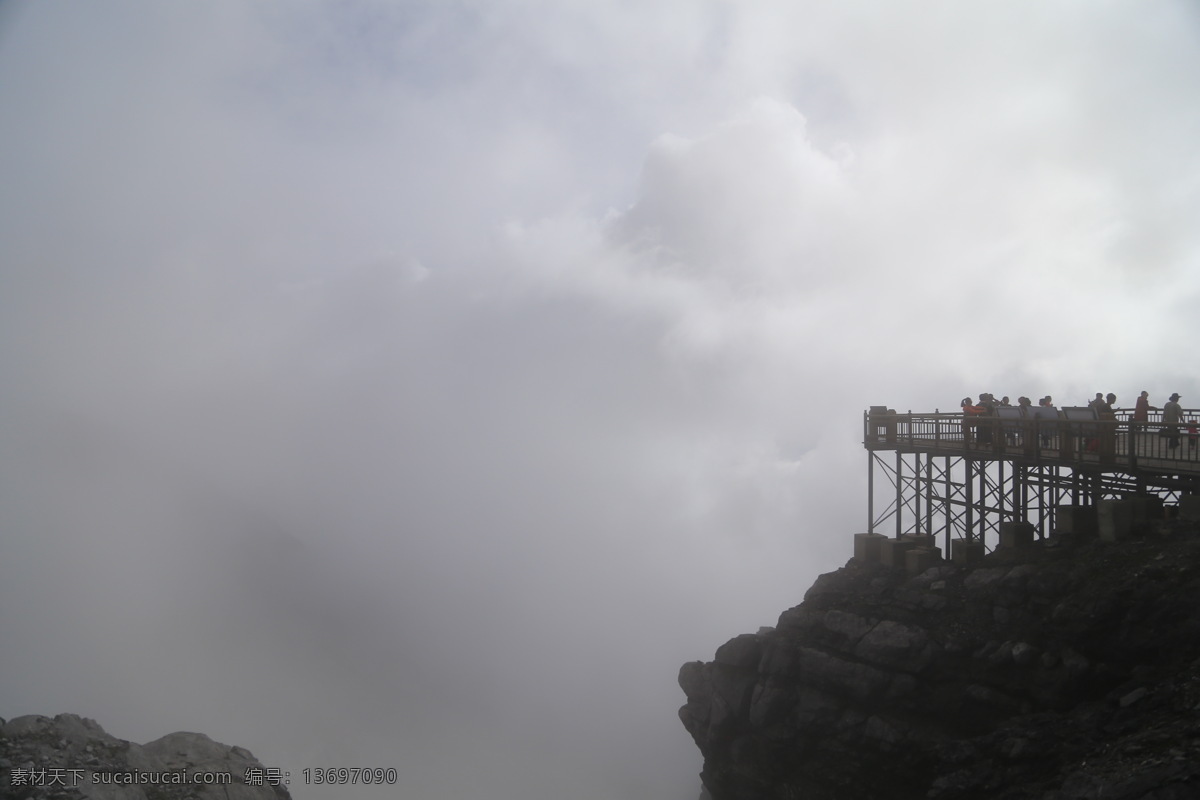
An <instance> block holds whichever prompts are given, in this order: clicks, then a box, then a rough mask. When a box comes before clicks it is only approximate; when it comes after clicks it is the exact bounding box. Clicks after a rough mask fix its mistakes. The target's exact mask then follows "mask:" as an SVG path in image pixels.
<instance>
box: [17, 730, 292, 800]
mask: <svg viewBox="0 0 1200 800" xmlns="http://www.w3.org/2000/svg"><path fill="white" fill-rule="evenodd" d="M0 768H3V770H2V774H0V798H6V799H7V798H11V799H12V800H27V799H28V800H35V799H38V800H40V799H41V798H56V800H57V799H59V798H61V799H62V800H74V799H75V798H89V800H290V797H291V795H290V794H289V793H288V791H287V789H286V788H285V786H284V785H283V784H282V778H283V774H282V772H280V771H277V770H276V771H268V770H267V768H266V767H264V766H263V765H262V764H261V763H259V762H258V761H257V760H256V759H255V758H254V756H253V754H251V753H250V751H248V750H245V749H243V748H241V747H230V746H228V745H224V744H220V743H219V742H214V741H213V740H212V739H210V738H208V737H207V736H205V735H204V734H200V733H172V734H169V735H167V736H164V737H162V738H161V739H156V740H155V741H153V742H150V743H149V744H146V745H137V744H134V743H132V742H127V741H125V740H123V739H117V738H116V737H113V736H110V735H109V734H108V733H106V732H105V731H104V729H103V728H101V727H100V725H98V724H97V723H96V722H95V721H94V720H90V719H85V718H82V717H78V716H76V715H74V714H59V715H58V716H56V717H54V718H53V719H51V718H50V717H43V716H40V715H33V714H31V715H28V716H23V717H17V718H16V719H13V720H10V721H8V722H4V720H2V719H0ZM254 771H257V776H255V775H254ZM225 775H228V776H229V782H223V781H224V780H225V779H224V777H223V776H225ZM248 775H249V776H250V780H251V781H255V780H256V779H257V780H260V781H261V785H248V784H247V782H246V781H247V777H248ZM213 776H222V777H216V778H214V777H213ZM214 780H215V781H222V782H220V783H212V782H213V781H214ZM272 783H276V785H271V784H272Z"/></svg>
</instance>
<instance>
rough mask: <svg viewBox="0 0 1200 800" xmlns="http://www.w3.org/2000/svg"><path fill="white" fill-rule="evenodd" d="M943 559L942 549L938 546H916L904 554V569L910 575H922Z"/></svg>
mask: <svg viewBox="0 0 1200 800" xmlns="http://www.w3.org/2000/svg"><path fill="white" fill-rule="evenodd" d="M941 561H942V551H941V550H940V549H939V548H936V547H914V548H913V549H911V550H909V551H908V552H907V553H905V554H904V571H905V572H907V573H908V574H909V575H920V574H921V573H922V572H924V571H925V570H927V569H929V568H931V567H936V566H937V565H938V564H939V563H941Z"/></svg>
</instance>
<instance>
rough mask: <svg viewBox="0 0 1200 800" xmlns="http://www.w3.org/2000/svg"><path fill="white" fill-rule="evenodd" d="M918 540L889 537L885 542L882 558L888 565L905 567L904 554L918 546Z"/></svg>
mask: <svg viewBox="0 0 1200 800" xmlns="http://www.w3.org/2000/svg"><path fill="white" fill-rule="evenodd" d="M916 546H917V545H916V542H913V541H912V540H910V539H907V538H900V539H887V540H886V541H884V542H883V551H882V553H881V558H880V560H881V561H882V562H883V564H884V565H885V566H888V567H901V568H903V567H904V564H905V562H904V554H905V553H907V552H908V551H909V550H912V549H913V548H914V547H916Z"/></svg>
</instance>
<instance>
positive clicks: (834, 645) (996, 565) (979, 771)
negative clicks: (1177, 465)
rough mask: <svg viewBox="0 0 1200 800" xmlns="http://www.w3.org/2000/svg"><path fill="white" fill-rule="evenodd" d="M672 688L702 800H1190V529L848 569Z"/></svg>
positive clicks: (1193, 644) (1194, 640)
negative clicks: (700, 764)
mask: <svg viewBox="0 0 1200 800" xmlns="http://www.w3.org/2000/svg"><path fill="white" fill-rule="evenodd" d="M679 684H680V686H681V687H682V688H683V690H684V693H685V694H686V695H687V704H686V705H684V706H683V708H681V709H680V712H679V713H680V718H681V719H682V721H683V724H684V727H686V728H687V730H688V732H689V733H691V735H692V737H693V739H694V740H695V741H696V744H697V745H698V746H699V748H700V750H701V752H702V753H703V755H704V771H703V772H702V773H701V777H702V780H703V782H704V786H705V789H706V791H707V792H708V793H709V794H710V795H711V797H712V798H714V800H767V799H768V798H770V799H774V798H779V799H780V800H782V799H783V798H807V799H808V800H827V799H828V800H833V799H834V798H836V799H837V800H870V799H871V798H888V800H904V798H936V799H937V800H959V799H960V798H961V799H965V798H972V799H973V800H978V799H979V798H1005V799H1006V800H1016V799H1017V798H1038V800H1084V799H1085V798H1089V799H1090V798H1097V799H1099V798H1103V799H1104V800H1135V798H1140V799H1143V800H1151V799H1153V800H1182V799H1183V798H1200V532H1198V531H1197V530H1195V529H1194V528H1193V527H1189V526H1185V525H1184V524H1182V523H1161V524H1159V525H1158V526H1157V527H1156V528H1155V529H1153V530H1148V531H1145V532H1143V534H1142V535H1141V536H1140V537H1139V538H1137V539H1135V540H1132V541H1124V542H1119V543H1105V542H1100V541H1097V540H1094V539H1092V540H1086V539H1070V538H1065V537H1064V538H1061V539H1054V540H1050V541H1047V542H1038V543H1035V544H1033V545H1031V546H1026V547H1021V548H1011V549H1010V550H1008V551H1007V552H1005V551H1004V550H1003V549H1001V550H997V551H996V552H994V553H992V554H991V555H989V556H987V557H986V558H984V559H983V560H982V561H981V562H979V563H978V564H976V565H973V566H971V567H970V568H966V567H958V566H955V565H953V564H948V563H944V562H943V563H941V564H939V565H937V566H934V567H933V568H931V569H929V570H928V571H926V572H924V573H922V574H920V575H917V576H915V577H910V576H908V575H906V574H905V573H904V572H903V571H902V570H894V569H891V568H888V567H885V566H883V565H881V564H878V563H873V564H867V563H861V562H859V561H858V560H857V559H851V560H850V562H849V563H847V564H846V566H845V567H843V568H842V569H840V570H838V571H836V572H833V573H829V574H827V575H822V576H821V577H820V578H819V579H818V580H817V581H816V583H815V584H814V585H813V586H812V588H811V589H809V591H808V593H807V594H806V595H805V597H804V602H803V603H801V604H800V605H799V606H796V607H795V608H792V609H789V610H788V611H785V612H784V613H783V614H782V615H781V616H780V618H779V623H778V625H777V626H776V627H775V628H773V629H763V630H761V631H760V632H759V633H757V634H745V635H742V636H738V637H736V638H734V639H732V640H730V641H729V642H726V643H725V644H724V645H722V646H721V647H720V648H719V649H718V650H717V652H716V656H715V657H714V659H713V660H712V661H711V662H709V663H702V662H699V661H697V662H692V663H689V664H685V665H684V666H683V668H682V669H681V670H680V673H679Z"/></svg>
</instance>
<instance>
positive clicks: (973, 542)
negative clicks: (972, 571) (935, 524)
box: [950, 539, 987, 567]
mask: <svg viewBox="0 0 1200 800" xmlns="http://www.w3.org/2000/svg"><path fill="white" fill-rule="evenodd" d="M985 555H987V548H985V547H984V546H983V542H981V541H979V540H978V539H955V540H954V541H952V542H950V559H951V560H952V561H953V562H954V563H955V564H958V565H959V566H963V567H966V566H970V565H971V564H977V563H979V562H980V561H982V560H983V557H984V556H985Z"/></svg>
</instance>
